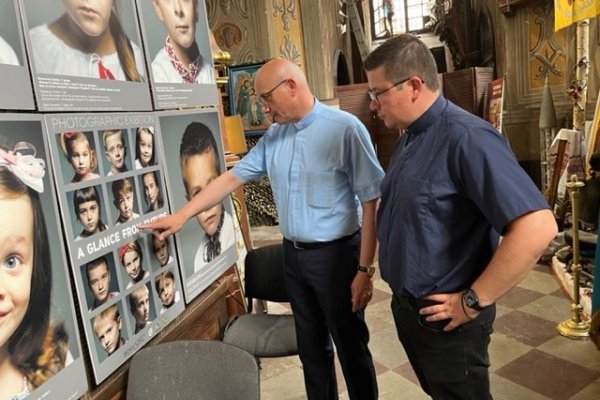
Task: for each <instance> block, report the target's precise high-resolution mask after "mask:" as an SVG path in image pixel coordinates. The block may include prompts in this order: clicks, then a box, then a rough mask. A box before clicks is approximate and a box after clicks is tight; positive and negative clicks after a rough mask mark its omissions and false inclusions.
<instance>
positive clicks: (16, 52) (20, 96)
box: [0, 0, 35, 110]
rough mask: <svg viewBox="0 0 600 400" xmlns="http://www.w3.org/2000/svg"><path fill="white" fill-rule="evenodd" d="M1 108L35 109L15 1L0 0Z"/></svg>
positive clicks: (17, 7)
mask: <svg viewBox="0 0 600 400" xmlns="http://www.w3.org/2000/svg"><path fill="white" fill-rule="evenodd" d="M0 10H2V12H1V13H0V109H3V110H35V101H34V99H33V87H32V86H31V76H30V75H29V64H28V63H27V55H26V53H25V40H24V39H23V30H22V29H21V18H20V15H19V6H18V4H17V0H0Z"/></svg>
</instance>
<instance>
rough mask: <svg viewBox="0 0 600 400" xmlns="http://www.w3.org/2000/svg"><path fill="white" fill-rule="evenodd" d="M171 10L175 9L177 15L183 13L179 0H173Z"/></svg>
mask: <svg viewBox="0 0 600 400" xmlns="http://www.w3.org/2000/svg"><path fill="white" fill-rule="evenodd" d="M173 11H175V15H178V16H179V15H181V14H182V13H183V10H182V8H181V0H174V1H173Z"/></svg>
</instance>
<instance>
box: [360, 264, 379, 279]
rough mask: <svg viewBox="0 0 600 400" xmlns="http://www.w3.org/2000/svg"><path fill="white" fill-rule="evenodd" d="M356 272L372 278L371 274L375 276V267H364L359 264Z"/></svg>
mask: <svg viewBox="0 0 600 400" xmlns="http://www.w3.org/2000/svg"><path fill="white" fill-rule="evenodd" d="M358 270H359V271H360V272H364V273H366V274H368V275H369V276H370V277H372V276H373V274H375V267H374V266H373V265H369V266H366V265H360V264H359V265H358Z"/></svg>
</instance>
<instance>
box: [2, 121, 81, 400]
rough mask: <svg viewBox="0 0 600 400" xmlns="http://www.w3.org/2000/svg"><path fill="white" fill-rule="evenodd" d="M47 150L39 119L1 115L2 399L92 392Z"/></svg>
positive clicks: (63, 396) (78, 395) (59, 396)
mask: <svg viewBox="0 0 600 400" xmlns="http://www.w3.org/2000/svg"><path fill="white" fill-rule="evenodd" d="M46 146H47V144H46V142H45V140H44V131H43V125H42V121H41V118H40V117H39V116H28V115H26V114H18V115H17V114H15V115H12V114H3V115H0V219H1V220H2V224H1V226H0V253H1V254H2V259H3V260H4V262H3V263H2V265H1V266H0V293H1V295H0V310H3V311H2V317H1V318H0V399H15V398H18V399H21V398H25V397H27V396H28V395H30V394H31V395H35V396H36V397H39V398H41V397H46V396H47V395H50V396H51V397H52V398H79V397H80V396H81V395H82V394H83V393H85V391H86V390H87V381H86V376H85V371H84V368H83V358H82V357H81V346H80V342H79V335H78V331H77V329H76V326H75V321H76V318H75V314H74V304H73V299H72V298H71V287H70V281H69V275H68V271H67V269H66V268H67V265H68V264H67V262H66V253H65V249H64V247H63V246H62V245H61V244H62V243H63V242H64V241H63V238H62V234H61V232H62V231H61V224H60V215H59V214H58V213H57V212H56V210H57V208H58V207H57V205H56V200H55V194H54V182H53V173H52V171H51V169H50V165H51V164H50V157H49V153H48V152H47V147H46ZM57 244H58V245H57Z"/></svg>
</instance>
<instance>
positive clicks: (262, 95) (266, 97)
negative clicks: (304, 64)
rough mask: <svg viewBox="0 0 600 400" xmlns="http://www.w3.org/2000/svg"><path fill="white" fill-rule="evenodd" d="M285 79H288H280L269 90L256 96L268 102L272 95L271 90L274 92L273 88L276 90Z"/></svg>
mask: <svg viewBox="0 0 600 400" xmlns="http://www.w3.org/2000/svg"><path fill="white" fill-rule="evenodd" d="M287 81H289V79H284V80H282V81H281V82H279V83H278V84H277V85H275V87H274V88H273V89H271V90H269V91H268V92H265V93H263V94H261V95H260V96H258V97H260V99H261V100H262V101H266V102H267V103H268V102H269V100H270V99H271V96H272V95H273V92H274V91H275V90H276V89H277V88H278V87H279V86H281V85H283V84H284V83H286V82H287Z"/></svg>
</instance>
